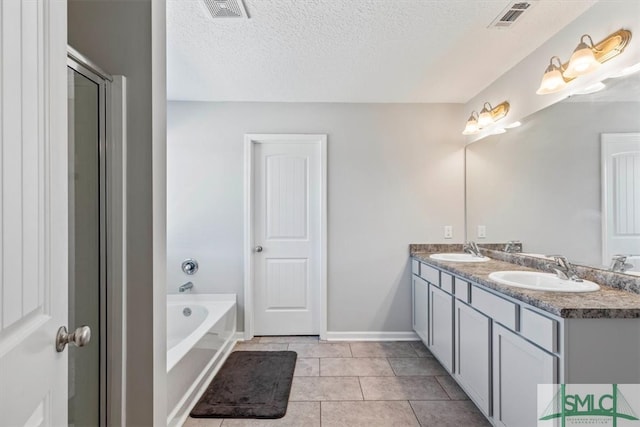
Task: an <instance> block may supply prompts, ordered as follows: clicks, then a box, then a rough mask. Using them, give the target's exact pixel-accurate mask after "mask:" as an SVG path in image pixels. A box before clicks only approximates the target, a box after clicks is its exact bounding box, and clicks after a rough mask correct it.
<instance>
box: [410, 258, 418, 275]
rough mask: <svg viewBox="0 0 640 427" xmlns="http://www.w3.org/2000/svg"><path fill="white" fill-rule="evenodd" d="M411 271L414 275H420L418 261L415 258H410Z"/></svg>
mask: <svg viewBox="0 0 640 427" xmlns="http://www.w3.org/2000/svg"><path fill="white" fill-rule="evenodd" d="M411 272H412V273H413V274H415V275H416V276H419V275H420V262H419V261H418V260H416V259H412V260H411Z"/></svg>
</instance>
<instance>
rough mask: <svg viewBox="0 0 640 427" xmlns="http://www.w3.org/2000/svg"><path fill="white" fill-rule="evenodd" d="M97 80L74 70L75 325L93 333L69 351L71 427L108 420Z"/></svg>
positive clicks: (100, 89)
mask: <svg viewBox="0 0 640 427" xmlns="http://www.w3.org/2000/svg"><path fill="white" fill-rule="evenodd" d="M72 66H73V67H72ZM96 77H97V76H94V75H92V73H90V72H87V70H83V68H82V67H81V66H78V65H77V64H71V63H70V64H69V68H68V93H69V96H68V110H69V111H68V112H69V325H70V326H71V327H72V328H75V327H78V326H81V325H88V326H89V327H90V328H91V341H90V343H89V344H87V346H85V347H83V348H81V349H80V348H77V347H75V346H69V347H68V352H69V402H68V408H69V425H70V426H99V425H104V417H105V414H104V404H103V402H104V396H105V393H104V391H105V371H104V366H105V360H104V359H105V357H104V355H105V342H104V335H105V333H104V332H105V329H104V328H105V325H104V323H105V322H104V312H105V283H106V280H105V279H106V277H105V259H104V254H105V250H104V249H105V247H104V245H105V239H104V236H105V229H104V227H105V226H104V224H105V221H104V178H103V174H104V167H103V163H104V152H103V149H102V147H103V144H104V132H105V123H104V122H105V120H104V118H105V107H104V102H105V85H104V81H102V80H101V79H99V78H96Z"/></svg>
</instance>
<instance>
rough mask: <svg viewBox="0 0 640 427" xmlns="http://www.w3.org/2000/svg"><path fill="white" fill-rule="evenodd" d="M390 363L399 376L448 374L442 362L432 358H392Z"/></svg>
mask: <svg viewBox="0 0 640 427" xmlns="http://www.w3.org/2000/svg"><path fill="white" fill-rule="evenodd" d="M389 363H390V364H391V367H392V368H393V372H394V373H395V374H396V375H398V376H425V375H446V374H447V371H445V369H444V368H443V367H442V365H440V362H438V361H437V360H436V359H434V358H432V357H390V358H389Z"/></svg>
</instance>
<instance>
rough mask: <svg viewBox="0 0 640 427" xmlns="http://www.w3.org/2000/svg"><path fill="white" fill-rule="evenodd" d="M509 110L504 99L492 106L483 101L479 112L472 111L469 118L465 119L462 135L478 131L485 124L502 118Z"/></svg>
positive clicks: (490, 123) (484, 126)
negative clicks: (465, 123)
mask: <svg viewBox="0 0 640 427" xmlns="http://www.w3.org/2000/svg"><path fill="white" fill-rule="evenodd" d="M508 112H509V103H508V102H507V101H504V102H502V103H500V104H498V105H497V106H495V107H492V106H491V104H489V103H488V102H485V103H484V105H483V106H482V110H480V114H478V113H476V112H475V111H473V112H472V113H471V116H469V119H468V120H467V125H466V126H465V128H464V131H462V134H463V135H473V134H476V133H478V132H479V131H480V130H482V129H483V128H486V127H487V126H491V125H492V124H494V123H495V122H497V121H498V120H500V119H502V118H503V117H505V116H506V115H507V113H508Z"/></svg>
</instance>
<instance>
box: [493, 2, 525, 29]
mask: <svg viewBox="0 0 640 427" xmlns="http://www.w3.org/2000/svg"><path fill="white" fill-rule="evenodd" d="M533 4H534V2H533V1H531V0H530V1H516V2H513V3H509V5H508V6H507V7H505V8H504V9H503V10H502V12H500V14H499V15H498V16H497V17H496V19H494V20H493V22H491V24H489V27H488V28H509V27H512V26H513V25H514V24H515V23H516V22H517V21H518V20H520V19H521V18H522V15H523V14H524V13H525V12H527V11H529V10H531V7H532V6H533Z"/></svg>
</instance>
